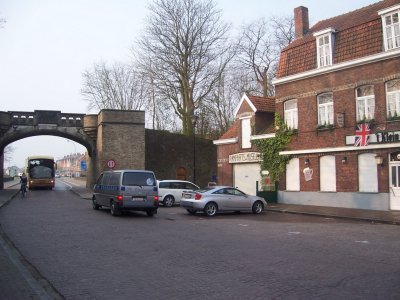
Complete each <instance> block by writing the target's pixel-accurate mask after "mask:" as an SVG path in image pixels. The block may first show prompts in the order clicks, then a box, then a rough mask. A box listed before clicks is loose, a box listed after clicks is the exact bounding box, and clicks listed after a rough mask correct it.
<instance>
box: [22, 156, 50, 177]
mask: <svg viewBox="0 0 400 300" xmlns="http://www.w3.org/2000/svg"><path fill="white" fill-rule="evenodd" d="M28 172H29V176H30V178H33V179H41V178H52V177H54V160H51V159H31V160H29V164H28Z"/></svg>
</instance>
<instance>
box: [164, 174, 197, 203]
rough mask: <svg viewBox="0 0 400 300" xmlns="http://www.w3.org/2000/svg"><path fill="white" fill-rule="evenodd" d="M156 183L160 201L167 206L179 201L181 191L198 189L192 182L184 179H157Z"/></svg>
mask: <svg viewBox="0 0 400 300" xmlns="http://www.w3.org/2000/svg"><path fill="white" fill-rule="evenodd" d="M157 185H158V195H159V197H160V202H161V203H162V204H163V205H164V206H167V207H171V206H172V205H174V204H178V203H180V202H181V198H182V193H183V192H185V191H195V190H198V189H199V187H198V186H197V185H195V184H194V183H192V182H190V181H185V180H157Z"/></svg>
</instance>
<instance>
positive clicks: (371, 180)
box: [358, 153, 378, 193]
mask: <svg viewBox="0 0 400 300" xmlns="http://www.w3.org/2000/svg"><path fill="white" fill-rule="evenodd" d="M358 191H359V192H365V193H377V192H378V168H377V165H376V162H375V154H374V153H364V154H360V155H359V156H358Z"/></svg>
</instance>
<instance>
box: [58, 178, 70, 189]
mask: <svg viewBox="0 0 400 300" xmlns="http://www.w3.org/2000/svg"><path fill="white" fill-rule="evenodd" d="M60 181H61V182H62V183H63V184H65V185H66V186H68V187H69V189H72V185H70V184H68V183H66V182H65V181H64V180H60Z"/></svg>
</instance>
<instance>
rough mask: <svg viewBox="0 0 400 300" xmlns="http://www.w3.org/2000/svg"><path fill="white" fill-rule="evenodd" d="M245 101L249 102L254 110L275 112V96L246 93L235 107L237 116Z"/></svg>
mask: <svg viewBox="0 0 400 300" xmlns="http://www.w3.org/2000/svg"><path fill="white" fill-rule="evenodd" d="M243 103H246V104H248V105H249V106H250V108H251V110H252V111H253V112H275V98H274V97H260V96H251V95H247V94H246V93H244V94H243V96H242V98H241V99H240V101H239V104H238V105H237V107H236V109H235V112H234V115H235V116H236V115H237V114H238V112H239V110H240V108H241V107H242V105H243Z"/></svg>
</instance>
